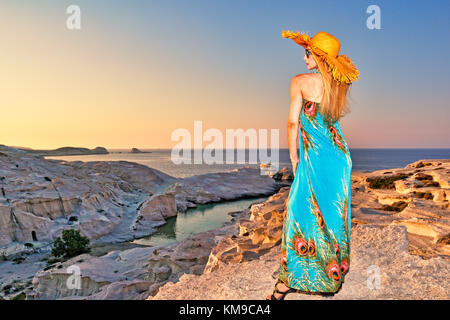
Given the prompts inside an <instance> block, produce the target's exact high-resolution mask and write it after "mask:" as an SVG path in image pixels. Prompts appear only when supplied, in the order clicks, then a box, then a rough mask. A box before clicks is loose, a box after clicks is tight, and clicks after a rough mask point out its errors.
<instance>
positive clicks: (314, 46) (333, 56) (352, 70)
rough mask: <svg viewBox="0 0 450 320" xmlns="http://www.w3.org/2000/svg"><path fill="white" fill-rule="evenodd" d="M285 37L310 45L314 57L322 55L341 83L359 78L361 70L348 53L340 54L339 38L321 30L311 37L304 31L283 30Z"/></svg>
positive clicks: (305, 45) (303, 44) (300, 43)
mask: <svg viewBox="0 0 450 320" xmlns="http://www.w3.org/2000/svg"><path fill="white" fill-rule="evenodd" d="M281 36H282V37H283V38H290V39H292V40H294V41H295V42H296V43H298V44H299V45H301V46H303V47H304V48H306V47H308V46H309V47H310V48H311V52H312V54H313V57H314V58H316V57H320V58H322V59H323V60H325V62H326V63H327V64H328V67H329V70H328V71H330V72H331V73H332V75H333V78H334V79H335V80H336V81H337V82H339V83H343V82H345V83H352V82H353V81H356V80H358V77H359V71H358V69H356V67H355V66H354V64H353V63H352V61H351V60H350V59H349V58H348V57H347V56H346V55H343V54H341V55H338V54H339V50H340V49H341V43H340V42H339V40H338V39H337V38H336V37H334V36H332V35H331V34H329V33H327V32H323V31H321V32H319V33H317V34H316V35H315V36H314V37H312V38H310V37H309V35H307V34H305V33H304V32H302V33H300V32H298V31H297V32H295V33H294V32H292V31H284V30H283V31H282V32H281Z"/></svg>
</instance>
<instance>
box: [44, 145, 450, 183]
mask: <svg viewBox="0 0 450 320" xmlns="http://www.w3.org/2000/svg"><path fill="white" fill-rule="evenodd" d="M130 150H131V149H108V151H109V154H96V155H81V156H46V158H47V159H61V160H66V161H121V160H123V161H131V162H137V163H140V164H143V165H146V166H149V167H151V168H154V169H157V170H160V171H162V172H164V173H166V174H169V175H171V176H174V177H177V178H185V177H189V176H193V175H198V174H204V173H212V172H228V171H231V170H233V169H236V168H242V167H245V166H250V167H255V168H259V165H260V163H267V162H272V163H275V160H276V159H277V161H276V162H277V163H278V167H279V168H280V169H281V168H283V167H287V168H291V167H292V166H291V163H290V160H289V149H278V150H275V151H272V152H277V151H278V154H277V155H275V153H274V154H273V156H272V154H271V152H270V149H269V152H268V159H273V160H272V161H270V160H269V161H267V160H266V161H261V158H262V157H260V155H259V153H258V152H254V151H255V150H249V149H246V150H234V161H232V162H231V163H227V158H226V152H223V157H218V158H217V159H218V160H219V161H217V163H212V164H208V163H205V161H200V162H201V163H194V162H195V161H194V160H195V155H194V150H192V151H191V152H190V154H189V153H187V154H183V153H180V154H178V153H176V154H174V155H172V149H139V150H141V151H143V152H144V153H131V152H130ZM197 151H200V152H201V151H202V150H197ZM238 153H241V154H245V157H242V158H243V159H241V160H240V161H238ZM253 154H256V155H257V156H256V161H251V160H250V159H253V158H251V155H253ZM200 155H201V154H200ZM212 155H213V156H215V154H214V153H212ZM350 155H351V158H352V163H353V167H352V171H363V172H370V171H374V170H382V169H394V168H403V167H404V166H406V165H407V164H409V163H412V162H414V161H417V160H421V159H450V148H448V149H406V148H401V149H379V148H376V149H375V148H374V149H365V148H364V149H363V148H357V149H350ZM200 159H201V156H200ZM265 159H267V158H265ZM178 160H183V162H182V163H177V161H178Z"/></svg>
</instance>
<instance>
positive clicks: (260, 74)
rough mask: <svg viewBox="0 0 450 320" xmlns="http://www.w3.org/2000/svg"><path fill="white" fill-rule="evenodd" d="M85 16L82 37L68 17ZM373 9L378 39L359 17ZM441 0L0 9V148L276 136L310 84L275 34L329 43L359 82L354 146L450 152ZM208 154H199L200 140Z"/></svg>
mask: <svg viewBox="0 0 450 320" xmlns="http://www.w3.org/2000/svg"><path fill="white" fill-rule="evenodd" d="M71 4H76V5H79V6H80V8H81V30H69V29H68V28H67V27H66V19H67V18H68V16H69V15H68V14H67V13H66V8H67V7H68V6H69V5H71ZM371 4H376V5H378V6H379V7H380V8H381V30H369V29H368V28H367V27H366V19H367V17H368V16H369V14H368V13H366V9H367V7H368V6H369V5H371ZM449 9H450V2H449V1H445V0H442V1H414V2H412V1H335V0H334V1H331V0H330V1H300V0H297V1H263V0H227V1H225V0H222V1H218V0H217V1H211V0H203V1H198V0H189V1H188V0H185V1H175V0H166V1H163V0H154V1H150V0H148V1H125V0H123V1H112V0H96V1H87V0H85V1H81V0H71V1H63V0H55V1H45V0H40V1H34V0H29V1H24V0H14V1H4V0H2V1H0V21H1V22H0V23H1V28H0V38H1V39H2V41H1V48H0V70H1V71H0V108H1V117H0V144H5V145H13V146H24V147H31V148H36V149H40V148H42V149H46V148H47V149H53V148H59V147H63V146H75V147H88V148H94V147H96V146H103V147H105V148H131V147H138V148H171V147H173V146H174V145H176V144H177V142H175V141H171V140H170V136H171V133H172V132H173V131H174V130H176V129H179V128H186V129H188V130H189V131H190V132H192V134H193V125H194V121H195V120H201V121H202V122H203V129H204V130H206V129H208V128H217V129H219V130H220V131H221V132H223V134H224V135H225V130H226V129H238V128H242V129H244V130H246V129H249V128H254V129H256V130H258V129H268V130H270V129H279V130H280V147H282V148H287V146H288V145H287V130H286V121H287V116H288V111H289V102H290V101H289V100H290V96H289V86H290V82H291V79H292V77H293V76H294V75H296V74H299V73H305V72H308V71H307V69H306V66H305V63H304V61H303V55H304V49H303V48H302V47H301V46H299V45H297V44H295V43H294V42H293V41H292V40H289V39H283V38H282V37H281V31H282V30H294V31H296V30H298V31H307V32H308V33H309V34H310V35H311V36H313V35H314V34H316V33H317V32H319V31H326V32H329V33H331V34H333V35H334V36H336V37H337V38H338V39H339V40H340V41H341V51H340V54H346V55H348V56H349V57H350V59H352V61H353V62H354V63H355V65H356V66H357V67H358V69H359V70H360V72H361V78H360V80H359V81H358V82H355V83H354V85H353V88H352V91H351V98H352V99H351V100H350V101H351V110H352V112H351V113H349V114H348V115H347V116H346V117H345V118H343V119H342V122H341V127H342V130H343V132H344V136H345V138H346V140H347V142H348V144H349V146H350V148H450V126H449V123H450V103H449V101H450V64H449V61H448V59H449V56H450V50H449V49H450V34H449V30H450V22H449V17H448V13H449V12H450V11H449ZM204 145H205V146H206V145H207V143H206V142H205V144H204Z"/></svg>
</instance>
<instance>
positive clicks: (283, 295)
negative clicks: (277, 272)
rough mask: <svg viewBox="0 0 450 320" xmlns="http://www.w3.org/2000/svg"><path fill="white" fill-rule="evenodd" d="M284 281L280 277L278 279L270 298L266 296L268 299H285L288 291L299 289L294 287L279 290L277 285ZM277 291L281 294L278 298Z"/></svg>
mask: <svg viewBox="0 0 450 320" xmlns="http://www.w3.org/2000/svg"><path fill="white" fill-rule="evenodd" d="M282 282H283V281H281V280H280V279H278V280H277V283H275V289H274V290H273V293H272V294H271V295H270V299H268V298H267V297H266V300H284V298H285V297H286V295H287V294H288V293H293V292H297V289H294V288H289V290H286V291H280V290H278V288H277V286H278V284H279V283H282ZM275 293H279V294H281V297H280V299H277V298H276V297H275Z"/></svg>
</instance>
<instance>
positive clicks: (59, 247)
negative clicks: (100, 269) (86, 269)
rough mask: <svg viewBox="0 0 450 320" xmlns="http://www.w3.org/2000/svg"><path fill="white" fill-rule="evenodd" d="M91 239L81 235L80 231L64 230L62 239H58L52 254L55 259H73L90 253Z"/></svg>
mask: <svg viewBox="0 0 450 320" xmlns="http://www.w3.org/2000/svg"><path fill="white" fill-rule="evenodd" d="M90 251H91V249H90V248H89V239H88V238H87V237H84V236H82V235H80V231H79V230H73V229H69V230H63V232H62V239H61V238H60V237H58V238H57V239H56V240H55V242H54V243H53V249H52V254H53V255H54V256H55V257H60V256H63V257H64V258H72V257H75V256H77V255H79V254H82V253H88V252H90Z"/></svg>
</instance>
